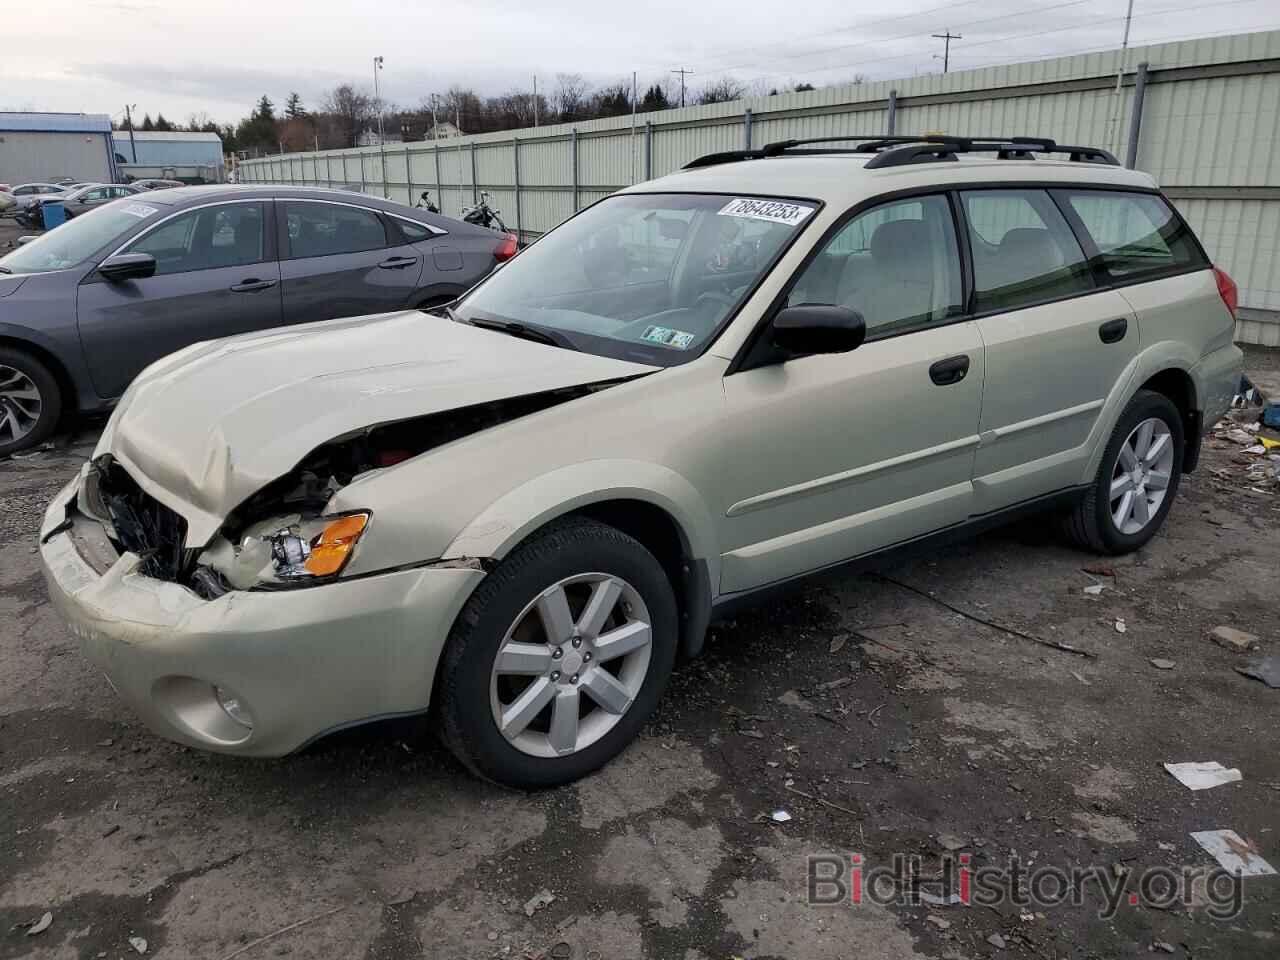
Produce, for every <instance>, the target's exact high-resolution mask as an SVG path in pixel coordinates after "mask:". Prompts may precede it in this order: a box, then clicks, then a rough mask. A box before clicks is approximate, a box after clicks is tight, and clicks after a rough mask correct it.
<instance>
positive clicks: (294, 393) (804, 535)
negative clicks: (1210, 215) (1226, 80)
mask: <svg viewBox="0 0 1280 960" xmlns="http://www.w3.org/2000/svg"><path fill="white" fill-rule="evenodd" d="M689 166H690V168H691V169H687V170H685V171H684V172H680V173H677V174H674V175H672V176H668V177H663V178H661V179H659V180H655V181H652V182H649V183H644V184H640V185H638V186H635V187H631V188H629V189H627V190H623V191H621V192H620V193H617V194H614V195H613V196H610V197H608V198H606V199H604V200H602V201H600V202H599V203H596V204H595V205H593V206H591V207H589V208H588V209H586V210H584V211H582V212H581V213H579V214H578V215H576V216H575V217H573V218H571V219H570V220H568V221H567V222H565V223H564V224H562V225H561V226H559V227H557V228H556V229H555V230H553V231H551V232H550V233H548V234H547V235H546V236H544V237H542V238H541V239H540V240H538V242H537V243H535V244H533V245H532V246H530V247H529V248H528V249H527V250H525V251H523V252H522V253H520V254H519V255H518V256H516V257H515V258H514V259H513V260H511V261H510V262H509V263H507V264H506V265H505V266H504V267H502V269H500V270H498V271H496V272H495V273H493V274H492V275H490V276H489V277H488V278H487V279H485V280H483V281H481V282H480V283H479V284H477V285H476V286H475V287H474V288H472V289H471V291H470V292H469V293H467V294H466V295H464V296H463V297H461V298H460V299H458V300H457V301H456V302H454V303H453V305H452V306H451V307H450V308H448V309H447V310H446V311H445V312H443V313H441V314H439V315H423V314H420V313H415V312H401V313H393V314H385V315H379V316H372V317H364V318H359V319H354V320H343V321H332V322H327V323H318V324H313V325H310V326H307V327H303V328H297V327H291V328H288V329H282V330H274V331H265V332H261V333H253V334H247V335H244V336H239V337H234V338H231V339H228V340H222V341H215V342H210V343H204V344H197V345H195V346H192V347H189V348H187V349H185V350H182V351H179V352H178V353H175V354H173V355H171V356H169V357H168V358H166V359H163V360H160V361H158V362H157V363H155V364H153V365H152V366H151V367H150V368H149V369H147V370H146V371H145V372H144V373H142V374H141V375H140V376H139V377H138V378H137V380H135V381H134V383H133V385H132V386H131V387H130V388H129V390H128V392H127V393H126V394H125V396H124V397H123V398H122V399H121V401H120V404H119V406H118V408H117V409H116V411H115V413H114V415H113V416H112V418H111V420H110V422H109V424H108V425H107V428H106V430H105V432H104V434H103V436H102V439H101V441H100V443H99V445H98V447H97V449H96V451H95V452H94V455H93V459H92V461H91V462H90V463H88V464H86V465H85V468H84V470H83V471H82V472H81V474H80V476H79V477H77V478H76V479H75V480H74V481H73V482H71V483H70V484H68V485H67V487H66V488H65V489H64V490H63V491H61V492H60V493H59V494H58V495H57V497H56V498H55V499H54V501H53V503H52V504H51V505H50V507H49V509H48V512H47V514H46V516H45V520H44V524H43V527H42V530H41V534H40V542H41V548H40V549H41V552H42V557H43V564H44V570H45V575H46V577H47V580H48V584H49V590H50V593H51V595H52V597H53V599H54V601H55V603H56V605H57V607H58V608H59V610H60V611H61V612H62V614H63V615H64V616H65V617H66V619H67V620H68V621H69V622H70V623H71V625H72V627H73V632H74V634H75V636H76V637H77V638H78V640H79V641H80V643H81V646H82V647H83V649H84V651H85V653H86V654H87V655H88V656H89V658H90V659H91V660H93V662H95V663H96V664H98V665H99V666H100V667H101V668H102V669H103V670H104V671H105V672H106V673H107V675H108V676H109V677H110V678H111V680H112V683H113V684H114V686H115V688H116V689H117V690H118V691H119V693H120V694H121V696H123V697H124V698H125V699H126V700H127V701H128V702H129V703H130V704H132V705H133V707H134V708H135V709H136V710H137V711H138V712H139V713H140V714H141V715H142V716H143V717H144V718H145V719H146V720H147V722H148V723H149V724H150V725H151V726H152V727H153V728H154V729H155V730H156V731H157V732H159V733H161V734H163V735H165V736H168V737H172V738H173V739H175V740H179V741H181V742H183V743H187V744H191V745H192V746H196V747H201V748H204V749H208V750H216V751H222V752H227V753H238V754H246V755H254V756H271V755H278V754H282V753H286V752H288V751H291V750H295V749H297V748H298V747H300V746H302V745H303V744H305V743H307V742H309V741H311V740H313V739H314V738H316V737H318V736H320V735H322V734H324V733H325V732H326V731H329V730H333V729H337V728H341V727H345V726H349V725H351V724H354V723H360V722H363V721H367V720H370V719H374V718H378V717H387V716H397V715H403V714H412V713H420V712H423V711H426V710H428V708H433V709H434V710H435V717H436V721H435V722H436V723H437V725H438V728H439V730H440V732H441V734H442V736H443V737H444V739H445V741H446V742H447V743H448V744H449V745H450V747H451V748H452V749H453V750H454V752H455V753H456V754H457V756H458V757H459V758H460V759H461V760H462V761H463V762H464V763H465V764H466V765H467V766H468V767H470V768H471V769H472V770H474V771H476V772H478V773H479V774H481V775H483V776H485V777H488V778H491V779H493V780H498V781H502V782H504V783H508V784H512V785H516V786H523V787H531V786H541V785H548V784H556V783H563V782H565V781H567V780H571V779H573V778H575V777H580V776H582V775H583V774H585V773H587V772H588V771H590V770H592V769H594V768H596V767H598V766H600V765H601V764H602V763H604V762H606V761H607V760H608V759H609V758H611V757H613V756H614V755H615V754H617V753H618V751H620V750H621V749H622V748H623V747H624V746H625V745H626V744H627V743H628V742H629V741H630V740H631V739H632V738H633V737H634V736H635V735H636V733H637V731H638V730H639V729H640V727H641V725H642V724H643V723H644V721H645V719H646V718H647V717H648V716H649V714H650V712H651V711H652V710H653V708H654V706H655V705H656V703H657V702H658V699H659V697H660V695H661V693H662V691H663V688H664V686H665V684H666V682H667V678H668V676H669V675H670V673H671V670H672V669H673V667H674V666H675V664H676V662H677V655H678V654H684V655H694V654H696V653H697V652H698V651H699V650H700V648H701V647H702V643H703V636H704V633H705V630H706V627H707V624H708V623H709V621H710V620H711V619H712V618H713V617H716V616H721V615H724V614H726V613H727V612H728V611H730V610H732V609H734V608H735V607H736V606H737V605H739V604H741V603H742V602H744V601H749V600H750V599H752V598H753V597H756V596H759V595H760V594H761V593H762V592H763V591H766V590H771V589H773V588H776V587H778V586H780V585H785V584H788V583H791V582H795V581H798V580H799V579H801V578H803V577H806V576H808V575H810V574H814V573H818V572H822V571H829V570H831V569H833V568H835V567H838V566H840V565H846V564H854V565H860V564H864V563H868V562H870V561H872V560H873V559H877V558H880V557H883V556H885V555H886V554H888V553H889V552H891V551H895V550H898V549H900V548H920V547H921V546H922V545H925V544H928V543H932V542H933V541H934V538H949V537H954V536H956V535H958V534H962V533H966V532H970V531H974V530H977V529H981V528H983V527H985V526H987V525H989V524H991V523H993V522H997V521H999V520H1002V519H1004V518H1007V517H1011V516H1014V515H1016V514H1020V513H1023V512H1025V511H1028V510H1043V511H1052V512H1055V513H1057V514H1059V515H1060V516H1061V517H1062V518H1063V520H1064V521H1065V523H1064V526H1065V528H1066V530H1067V532H1068V533H1069V534H1070V535H1071V537H1072V538H1073V539H1074V540H1075V541H1076V542H1077V543H1079V544H1080V545H1082V546H1084V547H1085V548H1087V549H1090V550H1093V551H1098V552H1102V553H1123V552H1126V551H1131V550H1134V549H1136V548H1138V547H1139V546H1141V545H1142V544H1144V543H1146V542H1147V540H1148V539H1149V538H1150V537H1151V536H1152V535H1153V534H1154V533H1155V531H1156V530H1157V529H1158V528H1159V526H1160V524H1161V523H1162V522H1163V521H1164V519H1165V517H1166V515H1167V514H1168V512H1169V510H1170V508H1171V507H1172V505H1173V503H1174V499H1175V494H1176V492H1177V489H1178V481H1179V477H1180V476H1181V474H1182V473H1183V472H1186V471H1188V470H1191V469H1193V468H1194V466H1195V463H1196V460H1197V458H1198V453H1199V449H1200V438H1201V434H1202V432H1203V430H1204V429H1205V427H1206V426H1207V425H1210V424H1212V423H1213V422H1214V421H1215V419H1216V418H1217V417H1218V416H1219V415H1220V414H1221V413H1222V412H1223V411H1225V410H1226V409H1228V407H1229V405H1230V402H1231V396H1232V394H1233V392H1234V390H1235V386H1236V384H1237V382H1238V380H1239V373H1240V367H1241V353H1240V351H1239V350H1238V349H1237V348H1236V347H1235V346H1234V345H1233V344H1232V332H1233V323H1234V319H1233V314H1234V312H1235V309H1236V288H1235V285H1234V284H1233V283H1232V282H1231V280H1230V278H1229V277H1227V276H1226V274H1225V273H1223V272H1222V271H1221V270H1218V269H1215V268H1214V267H1213V265H1212V264H1211V263H1210V261H1209V259H1208V257H1207V256H1206V255H1205V252H1204V250H1203V249H1202V248H1201V246H1200V244H1199V242H1198V241H1197V240H1196V238H1195V236H1194V235H1193V234H1192V232H1191V230H1190V229H1189V228H1188V227H1187V225H1186V224H1185V223H1184V222H1183V220H1182V218H1181V217H1180V216H1179V215H1178V213H1177V212H1176V211H1175V210H1174V208H1173V207H1172V205H1171V204H1170V203H1169V202H1168V201H1167V200H1166V199H1165V198H1164V197H1163V196H1162V195H1161V194H1160V192H1159V190H1158V189H1157V187H1156V185H1155V183H1154V182H1153V181H1152V179H1151V178H1150V177H1149V176H1147V175H1146V174H1144V173H1139V172H1136V171H1133V170H1124V169H1121V168H1120V167H1119V166H1118V165H1117V164H1116V163H1115V161H1114V159H1112V158H1111V156H1110V155H1109V154H1107V153H1106V152H1105V151H1102V150H1097V149H1093V148H1086V147H1063V146H1058V145H1057V144H1055V143H1053V142H1052V141H1045V140H1029V139H1021V140H1000V141H992V142H986V141H971V140H964V139H958V138H924V137H921V138H898V139H889V140H881V141H874V142H857V143H852V144H850V143H845V144H844V145H842V146H835V145H833V144H831V143H829V142H826V141H817V142H814V141H808V142H795V141H789V142H786V143H782V144H773V145H770V146H768V147H765V148H763V149H761V150H755V151H743V152H736V153H730V154H720V155H716V156H712V157H705V158H702V159H700V160H698V161H695V162H694V163H692V164H690V165H689ZM4 280H5V278H3V277H0V283H3V282H4ZM0 292H2V291H0Z"/></svg>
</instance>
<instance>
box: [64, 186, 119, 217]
mask: <svg viewBox="0 0 1280 960" xmlns="http://www.w3.org/2000/svg"><path fill="white" fill-rule="evenodd" d="M112 189H113V188H112V187H94V188H92V189H90V190H86V191H84V193H82V194H80V195H79V196H78V197H76V198H75V199H74V200H70V201H67V202H66V203H65V204H64V206H66V208H67V213H68V214H70V215H72V216H78V215H79V214H82V213H88V212H89V211H90V210H92V209H94V208H95V207H100V206H102V205H103V204H104V203H106V202H108V201H109V200H113V199H115V195H114V194H113V193H112Z"/></svg>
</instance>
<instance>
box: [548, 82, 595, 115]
mask: <svg viewBox="0 0 1280 960" xmlns="http://www.w3.org/2000/svg"><path fill="white" fill-rule="evenodd" d="M551 103H552V105H553V106H554V107H555V110H556V115H557V116H558V117H559V118H560V121H561V122H562V123H563V122H567V121H571V120H581V119H583V116H584V115H585V113H586V106H587V81H586V80H584V79H582V74H580V73H557V74H556V89H555V92H554V93H552V94H551Z"/></svg>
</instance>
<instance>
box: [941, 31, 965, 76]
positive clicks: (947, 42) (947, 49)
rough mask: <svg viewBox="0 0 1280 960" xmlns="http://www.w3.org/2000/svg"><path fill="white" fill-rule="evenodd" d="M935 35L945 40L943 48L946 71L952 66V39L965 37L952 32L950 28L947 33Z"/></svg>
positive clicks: (943, 67)
mask: <svg viewBox="0 0 1280 960" xmlns="http://www.w3.org/2000/svg"><path fill="white" fill-rule="evenodd" d="M934 36H935V37H937V38H938V39H939V40H942V41H943V42H944V46H943V48H942V72H943V73H946V72H947V70H948V69H950V67H951V41H952V40H963V39H964V37H962V36H960V34H958V33H952V32H951V31H950V30H948V31H947V32H946V33H935V34H934Z"/></svg>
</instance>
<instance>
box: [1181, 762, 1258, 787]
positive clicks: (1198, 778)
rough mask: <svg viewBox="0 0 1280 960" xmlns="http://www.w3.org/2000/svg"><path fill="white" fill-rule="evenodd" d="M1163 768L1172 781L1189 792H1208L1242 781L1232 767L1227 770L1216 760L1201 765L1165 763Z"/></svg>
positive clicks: (1237, 771) (1241, 777) (1238, 772)
mask: <svg viewBox="0 0 1280 960" xmlns="http://www.w3.org/2000/svg"><path fill="white" fill-rule="evenodd" d="M1164 768H1165V769H1166V770H1168V771H1169V772H1170V773H1171V774H1173V776H1174V779H1176V780H1177V781H1178V782H1179V783H1181V784H1182V785H1183V786H1184V787H1187V788H1188V789H1190V790H1208V789H1209V788H1210V787H1220V786H1222V784H1224V783H1236V782H1237V781H1239V780H1243V779H1244V777H1243V776H1241V774H1240V771H1239V770H1237V769H1236V768H1234V767H1232V768H1231V769H1230V770H1228V769H1227V768H1226V767H1224V766H1223V765H1222V764H1220V763H1219V762H1218V761H1217V760H1210V761H1206V762H1203V763H1166V764H1165V765H1164Z"/></svg>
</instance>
